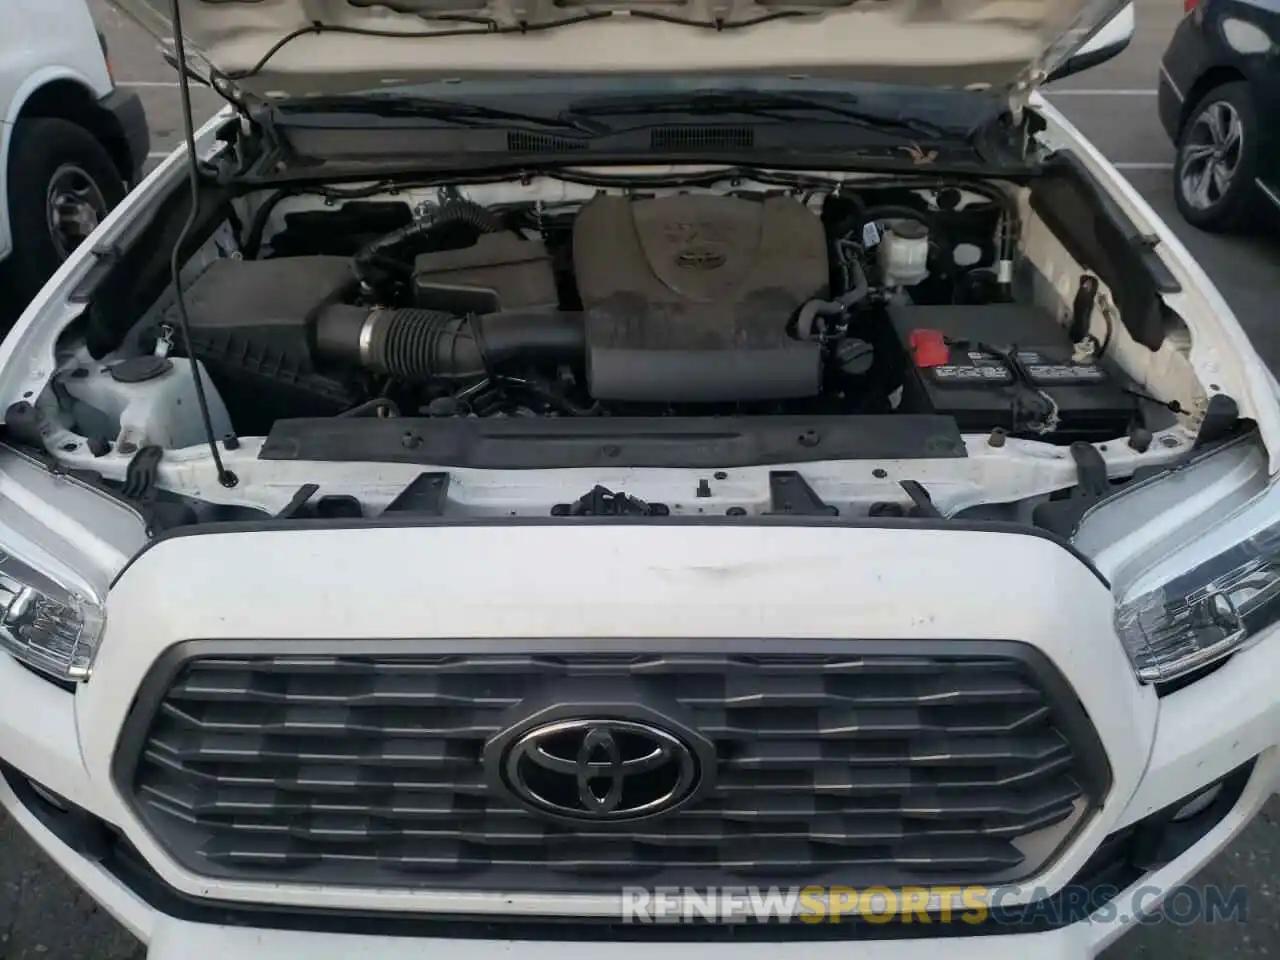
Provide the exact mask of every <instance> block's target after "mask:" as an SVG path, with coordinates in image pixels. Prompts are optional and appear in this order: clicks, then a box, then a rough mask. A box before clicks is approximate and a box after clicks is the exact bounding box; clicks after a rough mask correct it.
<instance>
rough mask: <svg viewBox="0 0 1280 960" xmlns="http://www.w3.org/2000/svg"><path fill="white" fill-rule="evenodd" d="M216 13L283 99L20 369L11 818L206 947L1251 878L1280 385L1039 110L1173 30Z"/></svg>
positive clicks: (131, 918)
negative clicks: (1133, 41)
mask: <svg viewBox="0 0 1280 960" xmlns="http://www.w3.org/2000/svg"><path fill="white" fill-rule="evenodd" d="M154 9H155V8H154V7H153V6H150V5H148V6H147V10H144V11H143V13H144V14H146V13H148V11H149V12H150V14H154ZM176 9H177V11H178V12H179V13H180V15H181V21H182V22H181V29H180V30H179V31H178V32H179V36H181V37H184V38H185V39H184V40H183V42H182V43H175V44H174V54H175V56H176V57H177V58H178V59H179V60H181V61H183V62H185V63H186V64H187V66H188V67H189V69H190V70H191V72H192V74H194V75H195V76H199V77H203V78H205V79H207V80H208V81H209V82H210V83H212V84H213V85H214V86H215V87H216V88H217V89H219V90H221V91H222V92H223V93H224V95H225V96H227V97H228V99H229V100H230V101H232V106H230V107H228V109H227V111H226V112H224V113H223V114H222V115H221V116H219V117H218V118H217V119H215V120H214V121H213V122H211V123H210V124H208V125H206V126H205V127H203V128H202V129H201V130H199V131H194V130H193V131H192V132H191V137H192V149H191V152H190V153H188V152H178V153H175V154H174V155H173V156H172V157H170V158H169V160H167V161H166V162H165V163H163V164H162V165H161V167H160V168H159V169H158V170H157V171H156V172H155V173H154V174H152V175H151V176H150V177H149V178H148V179H147V180H146V181H145V182H144V183H143V184H142V185H141V186H140V187H139V188H138V189H137V190H136V191H134V192H133V193H132V194H131V195H130V196H129V197H128V198H126V200H125V201H124V202H123V203H122V204H121V205H120V206H119V207H117V208H116V210H115V211H114V212H113V213H112V214H111V215H110V216H109V217H108V218H107V219H106V221H104V223H103V224H102V225H101V227H100V228H99V229H98V230H97V231H96V232H95V233H94V234H93V236H92V237H91V239H90V240H89V241H88V242H87V243H86V244H84V245H82V246H81V247H79V248H78V249H77V250H75V251H74V252H73V253H72V255H71V257H70V258H69V259H68V260H67V262H66V263H65V264H64V265H63V266H62V267H61V269H60V270H59V271H58V273H57V274H56V275H55V276H54V277H53V279H52V280H51V281H50V282H49V284H48V285H47V286H46V287H45V288H44V290H43V291H42V292H41V294H40V295H39V296H38V297H37V298H36V299H35V300H34V301H33V302H32V303H31V304H30V306H29V307H28V308H27V310H26V312H25V313H24V314H23V316H22V318H21V319H20V320H19V321H18V323H17V325H16V326H15V327H14V329H13V331H12V333H11V334H10V335H9V337H8V339H6V340H5V341H4V343H3V345H2V346H0V411H3V417H2V421H3V428H4V430H3V437H2V438H0V547H2V548H3V555H2V556H0V608H2V609H3V616H2V617H0V648H3V650H4V652H5V655H4V656H0V704H3V707H2V708H0V761H2V763H0V769H2V771H3V776H2V777H0V803H3V804H4V807H5V808H6V809H7V810H8V812H9V813H10V815H11V816H12V817H13V818H14V819H15V820H16V821H17V822H18V823H19V824H20V825H21V826H22V827H23V828H24V829H25V830H27V831H28V832H29V833H30V834H31V835H32V836H33V837H34V838H35V840H36V842H37V843H39V844H40V846H41V847H43V848H44V849H45V850H46V851H47V852H48V853H49V854H50V855H51V856H52V857H53V858H54V859H55V860H56V861H57V862H58V863H59V864H60V865H61V866H62V867H63V868H64V869H65V870H66V871H67V872H68V873H69V874H70V875H71V876H72V877H73V878H74V879H75V881H76V882H77V883H79V884H80V885H81V886H83V887H84V888H85V889H86V890H87V891H89V892H90V894H91V895H92V896H93V897H94V898H95V899H96V900H98V901H99V902H100V903H102V904H103V905H104V906H105V907H106V909H108V910H110V911H111V912H112V914H114V915H115V916H116V917H118V918H119V919H120V920H121V922H122V923H124V924H125V925H126V926H127V927H128V928H129V929H130V930H132V931H133V932H134V933H135V934H137V936H138V937H139V938H141V939H142V940H144V941H146V942H147V943H148V945H149V956H150V957H152V958H164V960H177V958H181V960H212V958H215V957H216V958H222V957H227V956H235V957H240V958H243V960H250V958H252V960H259V958H262V960H268V958H285V957H300V956H305V957H309V958H313V960H321V958H325V960H328V958H340V957H341V958H346V957H354V956H369V957H378V958H386V960H399V958H410V957H421V956H423V955H424V953H426V952H430V951H434V952H438V953H440V954H442V955H448V956H450V957H462V958H466V960H472V958H474V960H489V958H498V957H502V958H508V960H543V958H547V960H550V958H553V957H554V958H555V960H589V958H590V960H595V958H597V957H599V956H601V955H602V954H607V955H608V956H610V957H611V958H615V960H640V958H647V957H649V956H651V955H652V954H653V953H654V951H655V950H660V951H661V952H662V953H663V954H664V955H665V956H669V957H672V958H676V960H693V958H698V960H720V958H730V957H732V958H734V960H742V958H746V960H765V958H776V957H778V956H779V955H781V954H782V953H784V952H785V953H787V954H788V955H794V956H797V957H800V956H805V957H810V958H815V960H828V958H836V957H843V956H846V955H848V954H849V953H850V951H854V952H856V953H857V955H858V956H860V957H869V958H874V960H924V958H926V957H928V958H936V957H938V956H939V955H943V954H945V955H946V956H947V957H950V958H953V960H979V958H981V960H992V958H997V960H1005V958H1007V960H1022V958H1024V957H1027V956H1036V957H1047V958H1061V960H1066V958H1084V957H1092V956H1095V955H1096V954H1098V953H1099V952H1100V951H1102V950H1103V949H1104V948H1105V947H1107V946H1108V945H1109V944H1110V943H1112V942H1113V941H1114V940H1115V939H1116V938H1117V937H1119V936H1120V935H1121V934H1123V933H1124V932H1125V931H1126V930H1129V929H1132V928H1133V926H1134V925H1135V924H1138V923H1141V922H1144V921H1145V920H1147V919H1149V918H1151V917H1153V916H1155V915H1156V914H1157V912H1158V911H1159V910H1160V908H1161V904H1162V903H1168V904H1169V905H1170V906H1176V907H1177V910H1176V911H1175V914H1176V916H1177V917H1179V918H1181V919H1183V920H1186V919H1189V918H1192V917H1195V916H1207V917H1213V916H1220V915H1222V913H1223V912H1224V911H1230V910H1231V909H1234V908H1238V907H1239V906H1240V903H1239V902H1238V900H1237V899H1236V898H1234V896H1232V895H1229V894H1230V892H1229V891H1227V892H1223V891H1216V892H1215V891H1203V890H1200V891H1198V892H1197V891H1196V890H1192V889H1190V888H1184V887H1182V885H1183V884H1185V883H1186V882H1187V881H1188V879H1189V878H1191V877H1192V876H1193V875H1195V874H1196V873H1197V871H1198V870H1199V869H1200V868H1201V867H1202V866H1203V865H1204V864H1205V863H1206V862H1207V861H1208V860H1209V859H1211V858H1212V857H1213V856H1214V855H1215V854H1216V853H1217V852H1218V851H1220V850H1222V848H1223V847H1224V846H1225V845H1226V844H1227V843H1228V842H1230V840H1231V839H1232V838H1233V837H1234V836H1235V835H1236V834H1237V833H1238V832H1239V831H1240V829H1241V828H1242V827H1243V826H1244V825H1245V824H1246V823H1247V822H1248V821H1249V820H1250V819H1251V818H1252V817H1253V816H1254V815H1255V814H1256V813H1257V812H1258V811H1259V809H1260V808H1261V807H1262V805H1263V804H1264V803H1265V801H1266V800H1267V799H1268V798H1269V797H1270V796H1271V795H1272V793H1273V791H1274V789H1275V787H1276V784H1277V782H1278V781H1277V777H1278V775H1280V770H1278V760H1280V758H1278V755H1277V745H1278V744H1280V695H1277V692H1276V684H1275V680H1274V677H1275V676H1276V675H1277V673H1278V672H1280V638H1278V637H1277V636H1276V634H1277V632H1280V605H1278V604H1277V593H1278V592H1280V567H1278V566H1277V555H1278V552H1280V492H1278V491H1277V488H1276V485H1275V483H1274V478H1275V476H1276V474H1277V471H1278V470H1280V388H1278V387H1277V383H1276V381H1275V379H1274V378H1273V377H1272V376H1271V375H1270V374H1269V373H1268V372H1267V370H1266V368H1265V367H1264V366H1263V364H1262V363H1261V361H1260V360H1259V359H1258V356H1257V355H1256V354H1255V353H1254V351H1253V349H1252V348H1251V346H1250V345H1249V342H1248V340H1247V338H1246V337H1245V335H1244V333H1243V331H1242V330H1241V328H1240V326H1239V324H1238V323H1237V322H1236V320H1235V318H1234V317H1233V316H1232V314H1231V311H1230V309H1229V308H1228V307H1227V305H1226V303H1225V302H1224V301H1223V299H1222V297H1221V296H1220V295H1219V293H1218V291H1217V290H1216V289H1215V288H1214V287H1213V285H1212V283H1211V282H1210V281H1209V279H1208V278H1207V277H1206V276H1205V274H1204V273H1203V272H1202V271H1201V269H1200V268H1199V266H1198V265H1197V264H1196V263H1195V261H1194V260H1193V259H1192V258H1191V257H1190V256H1189V255H1188V253H1187V251H1186V250H1185V249H1184V248H1183V246H1182V245H1181V244H1180V243H1179V242H1178V240H1177V239H1176V237H1175V236H1174V234H1173V232H1172V231H1171V230H1170V229H1169V227H1168V226H1167V225H1166V224H1164V223H1163V222H1161V221H1160V219H1159V218H1158V217H1157V216H1156V214H1155V213H1154V212H1153V211H1152V210H1151V208H1150V207H1149V206H1148V205H1147V204H1146V203H1144V202H1143V200H1142V199H1141V198H1140V197H1139V196H1138V195H1137V193H1136V192H1135V191H1134V190H1133V189H1132V187H1130V186H1129V184H1128V183H1126V181H1125V180H1124V179H1123V178H1122V177H1121V176H1120V175H1119V174H1118V173H1117V172H1116V170H1115V169H1114V168H1113V167H1112V166H1111V165H1110V164H1109V163H1108V162H1107V161H1106V159H1105V158H1104V157H1102V156H1101V155H1100V154H1099V152H1098V151H1097V149H1096V148H1094V147H1093V146H1092V145H1091V144H1090V143H1089V142H1088V141H1087V140H1085V139H1084V138H1083V137H1082V136H1081V135H1080V134H1079V133H1078V132H1077V131H1076V130H1075V129H1074V128H1073V127H1072V126H1071V125H1070V124H1069V123H1068V122H1067V121H1066V120H1065V119H1064V118H1063V117H1062V115H1061V114H1060V113H1058V112H1057V111H1056V110H1055V109H1053V107H1052V106H1050V105H1049V104H1047V103H1046V102H1044V101H1043V100H1042V99H1041V98H1040V95H1039V93H1038V92H1037V91H1038V89H1039V87H1040V86H1041V85H1043V83H1044V82H1045V81H1046V80H1047V79H1049V78H1051V77H1054V76H1061V75H1064V74H1065V73H1069V72H1071V71H1072V70H1074V69H1077V68H1079V67H1081V65H1082V64H1084V65H1087V64H1088V63H1096V62H1098V61H1100V60H1101V59H1103V58H1104V57H1105V55H1106V53H1107V52H1108V50H1109V51H1110V52H1111V53H1114V52H1115V51H1116V50H1118V49H1120V48H1122V47H1123V45H1124V43H1125V42H1127V38H1128V35H1129V33H1130V32H1131V30H1132V19H1131V18H1129V19H1127V21H1125V20H1122V21H1120V26H1119V27H1116V28H1113V30H1114V34H1113V35H1112V36H1110V37H1107V35H1106V34H1105V32H1099V31H1100V30H1101V29H1102V27H1103V26H1104V25H1105V23H1107V22H1108V21H1112V20H1113V18H1114V17H1117V16H1121V17H1124V16H1126V14H1125V8H1124V6H1123V4H1122V3H1119V2H1096V0H1072V2H1064V0H1026V2H1022V3H1018V4H1008V3H1004V2H1000V0H936V2H932V3H928V4H925V3H913V2H911V0H883V2H876V3H869V2H851V3H842V2H837V3H830V2H822V3H817V4H809V3H802V2H796V0H781V2H778V3H772V2H770V3H754V2H751V0H730V2H726V3H719V4H711V3H706V2H702V0H689V2H679V3H678V2H671V3H665V2H655V3H644V2H638V0H622V2H620V3H616V4H604V3H601V4H596V3H586V4H576V3H572V2H564V0H562V2H559V3H536V2H535V3H531V4H521V5H510V4H507V3H504V2H502V0H481V2H478V3H450V2H447V0H394V2H386V3H377V4H375V3H365V2H360V0H341V2H339V0H333V2H328V3H312V2H304V0H262V2H257V3H227V2H217V3H214V2H208V0H181V3H180V4H179V5H178V6H177V7H176ZM154 20H155V17H154V16H151V21H152V22H154ZM1091 38H1093V40H1094V42H1095V44H1096V46H1095V48H1094V49H1093V50H1090V48H1089V47H1088V44H1089V42H1090V39H1091ZM1099 48H1102V52H1098V49H1099ZM1080 56H1083V57H1085V58H1086V59H1085V60H1084V61H1080V60H1076V59H1074V58H1075V57H1080ZM1188 897H1192V898H1193V900H1194V897H1199V899H1198V900H1194V902H1193V903H1192V904H1191V907H1190V908H1189V907H1188Z"/></svg>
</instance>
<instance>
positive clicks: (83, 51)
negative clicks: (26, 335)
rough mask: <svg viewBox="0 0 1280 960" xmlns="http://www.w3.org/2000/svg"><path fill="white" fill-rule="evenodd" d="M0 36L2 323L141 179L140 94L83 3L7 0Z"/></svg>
mask: <svg viewBox="0 0 1280 960" xmlns="http://www.w3.org/2000/svg"><path fill="white" fill-rule="evenodd" d="M4 8H5V13H4V28H5V29H4V30H3V31H0V112H2V115H3V118H4V128H3V132H0V161H2V162H0V291H2V292H3V299H2V301H0V321H4V322H5V325H6V326H7V324H8V322H12V319H13V318H14V317H16V316H17V314H18V313H19V312H20V311H21V309H22V307H23V306H25V305H26V303H27V301H28V300H30V299H31V297H33V296H34V295H35V294H36V292H37V291H38V290H39V289H40V287H41V286H43V285H44V282H45V281H46V280H47V279H48V278H49V277H50V275H52V273H53V272H54V270H56V269H57V268H58V266H59V265H60V264H61V263H62V261H63V260H65V259H66V258H67V255H68V254H69V253H70V252H71V251H72V250H74V249H75V247H76V246H77V245H78V244H79V243H80V241H82V240H83V239H84V238H85V237H87V236H88V235H89V234H90V233H92V232H93V229H94V228H95V227H96V226H97V225H98V221H100V220H101V219H102V218H103V217H104V216H105V215H106V213H107V212H108V211H109V210H110V209H111V208H112V207H114V206H115V205H116V204H117V203H119V201H120V200H121V198H123V197H124V194H125V191H126V190H127V188H128V187H129V186H130V185H132V184H133V183H135V182H137V181H138V180H139V179H140V174H141V171H142V166H143V164H144V163H145V162H146V157H147V151H148V149H149V148H150V140H149V135H148V132H147V120H146V115H145V113H144V111H143V109H142V102H141V101H140V100H139V98H138V95H137V94H136V93H134V92H132V91H129V90H122V89H120V88H118V87H117V86H116V85H115V83H114V82H113V80H112V77H111V67H110V64H109V62H108V57H107V44H106V38H105V37H104V36H103V35H102V33H101V32H100V31H98V30H97V28H96V27H95V25H94V22H93V17H92V15H91V14H90V12H89V8H88V6H87V5H86V3H85V0H5V3H4Z"/></svg>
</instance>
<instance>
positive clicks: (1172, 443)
mask: <svg viewBox="0 0 1280 960" xmlns="http://www.w3.org/2000/svg"><path fill="white" fill-rule="evenodd" d="M1160 442H1161V443H1163V444H1164V445H1165V446H1166V447H1176V446H1177V445H1178V441H1177V440H1176V439H1174V438H1173V437H1161V438H1160Z"/></svg>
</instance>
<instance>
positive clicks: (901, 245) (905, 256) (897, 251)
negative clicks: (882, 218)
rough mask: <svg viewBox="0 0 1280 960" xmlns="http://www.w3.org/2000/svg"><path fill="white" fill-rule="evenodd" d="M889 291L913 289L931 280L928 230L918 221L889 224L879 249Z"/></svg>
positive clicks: (881, 275) (883, 279) (898, 221)
mask: <svg viewBox="0 0 1280 960" xmlns="http://www.w3.org/2000/svg"><path fill="white" fill-rule="evenodd" d="M876 257H877V259H878V261H879V264H880V277H881V280H882V281H883V283H884V285H885V286H886V287H913V286H915V285H916V284H917V283H919V282H920V281H921V280H924V279H925V278H926V277H928V276H929V230H928V228H927V227H925V225H924V224H923V223H920V222H919V221H916V220H895V221H894V222H892V223H889V224H886V225H885V228H884V236H883V237H882V238H881V240H880V244H879V246H878V247H877V248H876Z"/></svg>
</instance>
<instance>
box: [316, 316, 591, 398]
mask: <svg viewBox="0 0 1280 960" xmlns="http://www.w3.org/2000/svg"><path fill="white" fill-rule="evenodd" d="M316 352H317V353H318V354H320V355H321V356H326V357H328V358H330V359H334V360H341V361H345V362H347V363H354V364H359V365H360V366H363V367H366V368H371V369H373V370H374V371H377V372H379V373H384V374H388V375H390V376H393V377H397V378H400V379H405V380H430V379H472V378H476V377H482V376H486V375H488V374H489V373H490V371H491V370H492V368H493V367H495V366H499V365H501V364H503V363H506V362H507V361H510V360H515V359H521V360H526V361H528V362H531V363H572V362H580V361H581V360H582V358H583V355H584V354H585V352H586V339H585V334H584V332H583V324H582V316H581V314H575V313H566V312H564V311H560V310H506V311H502V312H500V313H490V314H483V315H480V316H470V317H460V316H456V315H454V314H451V313H441V312H440V311H437V310H416V309H402V310H374V311H373V312H370V311H368V310H366V309H364V308H361V307H350V306H345V305H342V304H335V305H333V306H330V307H326V308H325V309H324V310H322V311H321V313H320V315H319V317H318V318H317V321H316Z"/></svg>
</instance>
